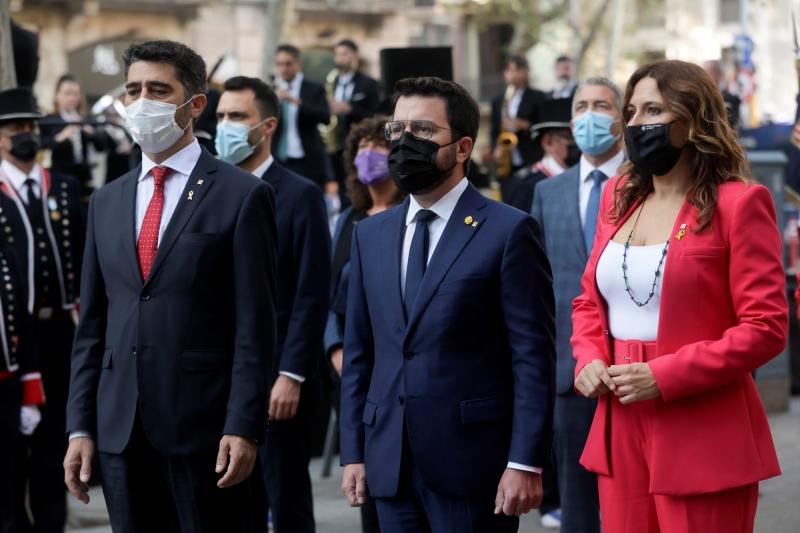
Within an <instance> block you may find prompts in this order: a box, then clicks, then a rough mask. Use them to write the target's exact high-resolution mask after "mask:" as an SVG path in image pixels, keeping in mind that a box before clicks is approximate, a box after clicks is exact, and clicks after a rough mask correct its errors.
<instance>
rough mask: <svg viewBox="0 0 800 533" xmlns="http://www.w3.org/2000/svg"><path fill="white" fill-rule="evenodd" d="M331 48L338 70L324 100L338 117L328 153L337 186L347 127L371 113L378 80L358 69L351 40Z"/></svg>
mask: <svg viewBox="0 0 800 533" xmlns="http://www.w3.org/2000/svg"><path fill="white" fill-rule="evenodd" d="M333 52H334V60H335V61H336V68H337V69H339V74H338V75H337V76H336V79H335V80H334V82H333V95H332V96H333V99H332V100H330V101H329V102H328V104H329V105H330V107H331V112H332V113H334V114H335V115H336V118H337V120H338V128H337V130H338V132H337V133H338V145H339V146H338V148H339V149H338V150H337V151H336V152H334V153H332V154H331V162H332V164H333V172H334V175H335V176H336V182H337V183H338V184H339V187H340V188H341V187H343V186H344V180H345V176H346V172H345V168H344V162H343V161H342V155H343V154H344V147H345V142H346V140H347V135H348V134H349V133H350V127H351V126H352V125H353V124H355V123H357V122H359V121H361V120H364V119H365V118H367V117H370V116H372V115H373V114H374V113H375V111H376V110H377V109H378V103H379V102H378V99H379V96H378V82H377V81H375V80H374V79H372V78H370V77H369V76H367V75H366V74H364V73H363V72H361V71H360V70H359V66H360V63H361V58H360V56H359V54H358V45H357V44H356V43H355V42H354V41H352V40H350V39H343V40H341V41H339V42H338V43H336V47H335V48H334V50H333ZM329 96H330V95H329Z"/></svg>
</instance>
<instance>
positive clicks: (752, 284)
mask: <svg viewBox="0 0 800 533" xmlns="http://www.w3.org/2000/svg"><path fill="white" fill-rule="evenodd" d="M728 242H729V250H728V253H729V267H728V268H729V271H728V282H729V290H730V297H731V302H732V304H733V308H734V310H735V312H736V316H737V318H738V323H737V324H736V325H735V326H733V327H731V328H729V329H728V330H727V331H725V333H724V334H723V335H722V337H721V338H720V339H718V340H708V341H700V342H694V343H691V344H687V345H685V346H683V347H682V348H680V349H679V350H678V351H676V352H675V353H673V354H666V355H663V356H661V357H659V358H658V359H655V360H653V361H650V362H649V363H648V364H649V365H650V368H651V369H652V371H653V375H654V376H655V379H656V383H657V384H658V388H659V390H660V391H661V397H662V398H663V399H664V400H665V401H669V400H673V399H676V398H681V397H683V396H686V395H688V394H693V393H696V392H700V391H703V390H706V389H710V388H713V387H717V386H720V385H723V384H725V383H727V382H730V381H732V380H735V379H737V378H740V377H742V376H744V375H746V374H748V373H749V372H752V371H753V370H755V369H756V368H758V367H759V366H761V365H763V364H764V363H766V362H767V361H769V360H770V359H772V358H773V357H775V356H776V355H778V354H779V353H780V352H781V350H783V348H784V347H785V346H786V339H787V335H788V328H789V323H788V322H789V320H788V316H789V314H788V313H789V311H788V303H787V301H786V277H785V274H784V271H783V261H782V255H781V254H782V247H781V236H780V233H779V231H778V226H777V223H776V221H775V208H774V205H773V203H772V198H771V196H770V193H769V191H768V190H767V189H766V188H765V187H763V186H761V185H752V186H749V187H748V188H747V190H746V191H745V192H744V193H743V194H742V195H741V196H740V197H739V198H738V200H737V203H736V206H735V208H734V211H733V216H732V219H731V224H730V226H729V228H728Z"/></svg>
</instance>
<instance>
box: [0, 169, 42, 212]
mask: <svg viewBox="0 0 800 533" xmlns="http://www.w3.org/2000/svg"><path fill="white" fill-rule="evenodd" d="M0 168H1V169H2V170H3V175H5V177H6V178H7V179H8V181H9V182H10V183H11V186H12V187H14V190H15V191H17V194H19V197H20V198H21V199H22V201H23V202H25V203H26V204H27V203H28V187H27V186H26V185H25V180H27V179H28V178H30V179H32V180H33V181H35V182H36V185H34V189H33V190H34V192H33V195H34V196H35V197H36V198H40V197H41V195H42V169H41V168H40V167H39V164H38V163H35V164H34V165H33V168H32V169H31V172H30V174H25V173H24V172H23V171H21V170H20V169H18V168H17V167H15V166H14V165H12V164H11V163H9V162H8V161H5V160H4V161H3V162H2V163H0Z"/></svg>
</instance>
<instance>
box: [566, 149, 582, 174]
mask: <svg viewBox="0 0 800 533" xmlns="http://www.w3.org/2000/svg"><path fill="white" fill-rule="evenodd" d="M580 161H581V149H580V148H578V145H577V144H570V145H569V146H568V147H567V158H566V159H564V164H565V165H567V168H571V167H574V166H575V165H577V164H578V163H580Z"/></svg>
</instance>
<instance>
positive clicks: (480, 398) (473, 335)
mask: <svg viewBox="0 0 800 533" xmlns="http://www.w3.org/2000/svg"><path fill="white" fill-rule="evenodd" d="M478 119H479V114H478V106H477V104H476V103H475V101H474V100H473V99H472V98H471V97H470V96H469V94H468V93H467V92H466V90H465V89H464V88H463V87H461V86H459V85H457V84H455V83H452V82H449V81H444V80H441V79H439V78H409V79H405V80H401V81H400V82H398V84H397V85H396V86H395V109H394V117H393V120H392V121H391V122H389V123H388V124H387V126H386V135H387V138H388V139H389V141H390V143H391V154H390V156H389V169H390V171H391V172H392V174H393V176H394V179H395V181H396V183H397V185H398V187H399V188H400V189H401V190H403V191H405V192H407V193H409V194H410V195H411V196H410V197H409V198H408V199H407V200H406V201H405V202H404V203H403V204H401V205H400V206H398V207H395V208H393V209H389V210H387V211H385V212H383V213H380V214H377V215H374V216H372V217H369V218H368V219H366V220H364V221H362V222H360V223H359V224H358V225H357V226H356V228H355V231H354V234H353V245H352V255H351V265H352V266H351V277H350V291H349V296H348V309H347V310H348V316H347V323H346V326H345V343H344V344H345V345H344V369H343V374H342V396H341V460H342V464H343V465H345V468H344V475H343V480H342V490H343V492H344V493H345V495H346V497H347V500H348V501H349V502H350V504H351V505H354V506H358V505H360V504H361V503H363V502H364V501H365V498H367V497H368V495H369V496H370V497H373V498H374V499H375V502H376V506H377V509H378V516H379V521H380V525H381V531H383V532H384V533H392V532H398V533H399V532H404V533H408V532H416V531H432V532H444V531H459V532H485V531H492V532H498V531H516V530H517V528H518V526H519V518H518V516H519V515H521V514H524V513H527V512H528V511H530V510H531V509H532V508H535V507H537V506H538V505H539V502H540V501H541V497H542V483H541V476H540V474H541V466H542V465H544V464H545V462H546V460H547V458H548V457H549V454H550V448H551V439H552V404H553V358H554V353H553V352H554V345H553V343H554V340H553V337H554V326H553V312H554V311H553V306H554V302H553V291H552V287H551V273H550V266H549V264H548V262H547V258H546V257H545V255H544V251H543V249H542V245H541V243H540V235H539V227H538V225H537V224H536V222H535V221H534V220H533V219H532V218H531V217H530V216H528V215H527V214H525V213H523V212H521V211H518V210H516V209H513V208H510V207H507V206H504V205H502V204H500V203H498V202H494V201H492V200H488V199H486V198H484V197H483V196H482V195H481V194H480V193H479V192H478V191H477V190H476V189H474V188H473V187H472V186H471V185H470V184H469V182H468V181H467V179H466V177H465V176H466V175H467V172H468V168H467V166H468V161H469V156H470V153H471V152H472V147H473V145H474V142H475V137H476V135H477V131H478Z"/></svg>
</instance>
